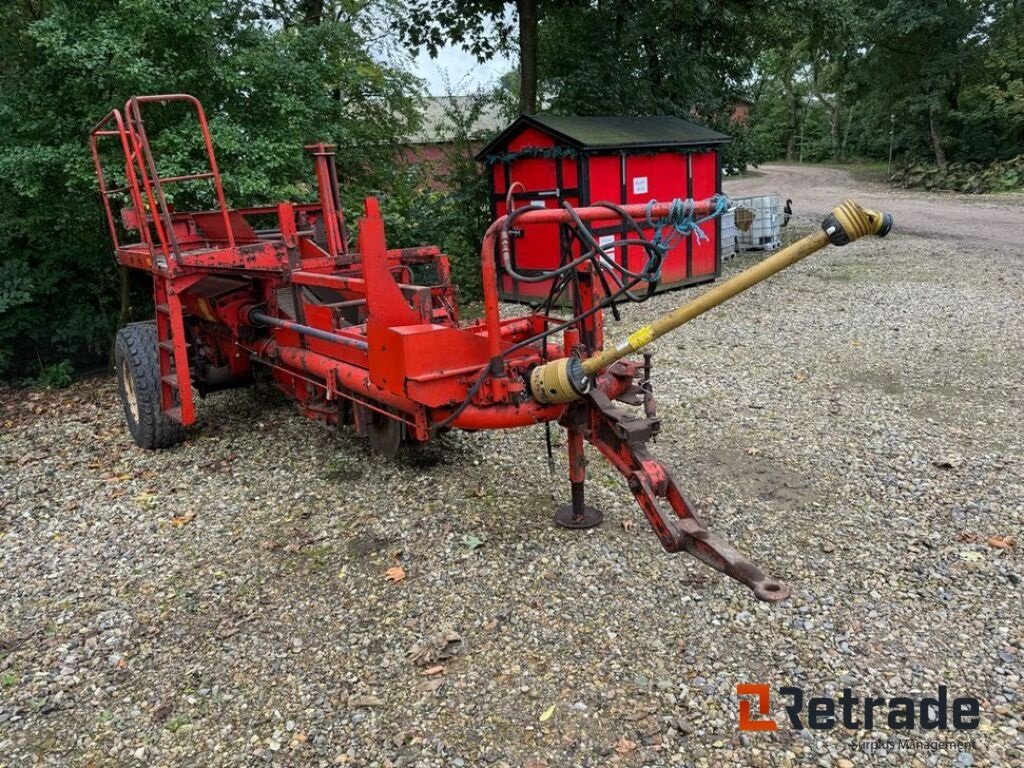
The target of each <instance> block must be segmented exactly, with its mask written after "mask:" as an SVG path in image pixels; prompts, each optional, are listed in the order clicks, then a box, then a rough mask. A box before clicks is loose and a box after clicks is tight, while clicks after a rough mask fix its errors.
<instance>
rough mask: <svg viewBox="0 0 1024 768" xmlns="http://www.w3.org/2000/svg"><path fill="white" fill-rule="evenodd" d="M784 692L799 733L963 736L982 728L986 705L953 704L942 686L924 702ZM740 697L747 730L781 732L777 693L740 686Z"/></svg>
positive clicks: (845, 693)
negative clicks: (884, 728)
mask: <svg viewBox="0 0 1024 768" xmlns="http://www.w3.org/2000/svg"><path fill="white" fill-rule="evenodd" d="M778 693H779V695H780V696H781V697H783V698H784V699H785V700H786V703H785V704H784V705H783V708H784V709H785V710H786V715H787V716H788V718H789V724H790V725H791V726H792V727H793V728H794V729H795V730H798V731H802V730H804V728H805V727H806V728H811V729H814V730H827V729H830V728H835V727H836V725H842V726H843V727H844V728H849V729H860V728H864V729H867V730H871V729H872V728H875V727H876V726H881V725H883V724H884V725H888V727H889V728H891V729H892V730H895V731H898V730H904V731H910V730H913V729H915V728H921V729H922V730H926V731H931V730H939V731H947V730H950V726H952V729H953V730H957V731H973V730H975V729H976V728H977V727H978V725H979V724H980V723H981V702H979V701H978V699H975V698H973V697H971V696H963V697H960V698H956V699H953V702H952V704H950V703H949V694H948V691H947V689H946V686H944V685H940V686H939V690H938V693H937V695H936V696H934V697H932V696H926V697H925V698H923V699H921V700H920V701H917V700H915V699H913V698H911V697H910V696H893V697H892V698H886V697H884V696H867V697H865V698H863V699H861V698H859V697H857V696H854V695H853V690H852V689H850V688H844V689H843V693H842V695H841V696H840V697H839V699H838V700H837V699H834V698H832V697H831V696H812V697H810V698H806V697H805V696H804V690H803V688H797V687H796V686H792V685H787V686H783V687H781V688H779V690H778ZM736 695H737V696H739V697H740V699H739V729H740V730H741V731H774V730H777V729H778V727H779V725H778V723H776V722H775V720H774V719H773V717H772V704H771V689H770V687H769V686H768V685H767V684H765V683H738V684H737V685H736ZM744 697H747V698H744ZM755 705H756V712H755ZM805 723H806V725H805Z"/></svg>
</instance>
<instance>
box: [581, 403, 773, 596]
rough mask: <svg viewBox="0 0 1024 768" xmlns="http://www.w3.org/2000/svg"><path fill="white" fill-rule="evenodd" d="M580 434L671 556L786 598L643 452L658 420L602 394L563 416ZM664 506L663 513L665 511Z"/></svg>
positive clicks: (757, 590)
mask: <svg viewBox="0 0 1024 768" xmlns="http://www.w3.org/2000/svg"><path fill="white" fill-rule="evenodd" d="M561 421H562V424H563V426H566V427H567V428H569V429H570V430H579V431H580V432H582V434H583V436H584V438H586V439H587V440H588V441H589V442H590V444H591V445H593V446H594V447H595V448H597V449H598V450H599V451H600V452H601V453H602V454H603V455H604V456H605V458H607V459H608V461H609V462H611V464H612V466H614V467H615V468H616V469H617V470H619V472H620V473H621V474H622V475H623V477H625V478H626V482H627V483H628V484H629V489H630V490H631V491H632V492H633V495H634V496H635V497H636V500H637V502H638V503H639V504H640V508H641V509H642V510H643V512H644V515H645V516H646V517H647V520H648V522H650V524H651V527H652V528H653V529H654V532H655V533H656V534H657V536H658V539H659V540H660V541H661V545H662V546H663V547H664V548H665V549H666V550H667V551H669V552H680V551H686V552H689V553H690V554H691V555H693V556H694V557H696V558H697V559H698V560H700V561H701V562H703V563H706V564H707V565H709V566H711V567H712V568H714V569H715V570H717V571H721V572H722V573H724V574H725V575H726V576H729V577H731V578H733V579H736V581H738V582H740V583H741V584H745V585H747V586H748V587H750V589H751V590H753V592H754V596H755V597H756V598H757V599H758V600H765V601H768V602H777V601H779V600H784V599H785V598H787V597H789V595H790V588H789V586H788V585H786V584H784V583H782V582H780V581H777V580H775V579H772V578H771V577H769V576H767V575H766V574H765V573H764V571H762V570H761V569H760V568H758V567H757V566H756V565H755V564H754V563H752V562H751V561H750V560H748V559H747V558H746V557H744V556H743V555H742V554H741V553H740V552H739V551H738V550H736V549H735V548H734V547H732V545H730V544H729V543H728V542H726V541H725V540H724V539H722V538H721V537H719V536H717V535H715V534H714V533H712V532H711V531H709V530H708V529H707V527H706V526H705V525H704V523H703V521H702V520H701V519H700V517H699V516H698V515H697V512H696V509H695V507H694V505H693V503H692V502H690V501H689V499H687V498H686V496H685V495H684V494H683V492H682V491H681V490H680V489H679V487H678V486H677V485H676V481H675V478H673V477H672V473H671V472H670V471H669V470H668V468H667V467H666V466H665V465H664V464H662V463H661V462H660V461H658V460H657V459H654V458H652V457H651V456H650V455H649V454H648V453H647V450H646V443H647V440H648V439H649V438H650V437H652V436H653V435H654V434H656V433H657V429H658V420H657V419H653V418H646V417H636V416H633V415H632V414H630V413H627V412H626V411H624V410H622V409H620V408H617V407H616V406H615V405H614V404H613V403H612V401H611V399H610V398H609V397H608V395H607V394H605V393H604V392H602V391H601V390H595V391H594V392H593V393H592V394H591V396H590V397H589V398H588V399H587V400H583V401H579V402H578V403H577V404H574V405H573V406H571V407H570V408H569V410H568V411H567V412H566V414H565V416H563V417H562V420H561ZM666 507H667V509H666Z"/></svg>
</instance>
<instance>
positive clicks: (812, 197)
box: [724, 165, 1024, 255]
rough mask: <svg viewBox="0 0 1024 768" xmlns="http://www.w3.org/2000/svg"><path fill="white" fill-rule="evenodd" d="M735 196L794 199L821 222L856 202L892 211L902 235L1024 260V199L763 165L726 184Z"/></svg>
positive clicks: (796, 206) (798, 209)
mask: <svg viewBox="0 0 1024 768" xmlns="http://www.w3.org/2000/svg"><path fill="white" fill-rule="evenodd" d="M724 189H725V193H726V194H727V195H730V196H732V197H742V196H747V195H768V194H777V195H779V197H780V199H781V200H786V199H787V198H788V199H791V200H792V201H793V210H794V211H795V212H796V213H797V215H798V216H801V217H802V216H804V215H809V216H812V217H813V218H815V219H818V218H820V217H821V215H822V214H824V213H825V212H826V211H828V210H829V209H830V208H832V207H833V206H835V204H836V203H838V202H840V201H841V200H844V199H846V198H847V197H852V198H854V199H855V200H857V202H859V203H860V204H861V205H863V206H865V207H867V208H882V209H884V210H887V211H890V212H891V213H892V214H893V216H894V217H895V220H896V227H897V231H898V232H901V233H904V234H915V235H919V236H922V237H927V238H938V239H942V240H954V241H963V242H964V244H965V247H973V248H981V247H985V248H989V249H992V250H993V251H995V252H998V253H1008V254H1019V255H1024V195H1020V194H1013V195H957V194H951V193H921V192H908V191H906V190H898V189H892V188H891V187H888V186H886V185H884V184H881V183H879V182H873V181H869V180H866V179H864V178H862V177H860V176H858V175H854V174H851V173H850V171H849V170H847V169H844V168H832V167H827V166H821V165H762V166H761V167H759V168H758V169H757V174H756V175H751V176H747V177H744V178H739V179H735V180H726V182H725V185H724Z"/></svg>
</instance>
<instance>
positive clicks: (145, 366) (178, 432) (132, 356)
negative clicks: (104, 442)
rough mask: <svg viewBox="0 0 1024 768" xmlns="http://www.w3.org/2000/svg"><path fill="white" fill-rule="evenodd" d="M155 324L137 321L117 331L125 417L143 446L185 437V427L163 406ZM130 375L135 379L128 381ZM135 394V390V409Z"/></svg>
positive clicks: (117, 364) (162, 444) (119, 384)
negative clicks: (171, 416)
mask: <svg viewBox="0 0 1024 768" xmlns="http://www.w3.org/2000/svg"><path fill="white" fill-rule="evenodd" d="M156 342H157V339H156V325H155V324H154V323H133V324H132V325H126V326H125V327H124V328H122V329H121V330H119V331H118V332H117V338H116V339H115V341H114V370H115V371H117V389H118V392H119V393H120V395H121V404H122V406H124V419H125V422H127V424H128V431H129V432H130V433H131V435H132V438H133V439H134V440H135V443H136V444H137V445H138V446H139V447H140V448H149V449H155V448H170V447H171V446H172V445H176V444H177V443H180V442H181V441H182V440H183V439H184V438H185V430H184V428H183V427H182V426H181V424H179V423H178V422H176V421H174V420H173V419H171V418H168V417H167V416H166V415H165V414H164V412H163V410H162V409H161V407H160V357H159V355H158V354H157V346H156ZM126 377H130V378H131V381H130V382H129V381H126ZM131 393H134V400H135V408H134V411H133V408H132V403H131Z"/></svg>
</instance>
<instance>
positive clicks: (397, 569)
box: [384, 565, 405, 584]
mask: <svg viewBox="0 0 1024 768" xmlns="http://www.w3.org/2000/svg"><path fill="white" fill-rule="evenodd" d="M384 578H385V579H387V580H388V581H393V582H394V583H395V584H397V583H398V582H400V581H404V580H405V568H403V567H402V566H400V565H395V566H392V567H391V568H388V569H387V570H386V571H385V572H384Z"/></svg>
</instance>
